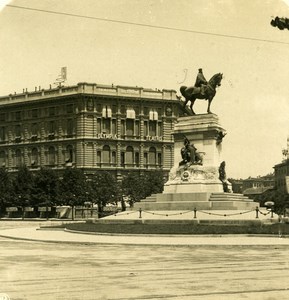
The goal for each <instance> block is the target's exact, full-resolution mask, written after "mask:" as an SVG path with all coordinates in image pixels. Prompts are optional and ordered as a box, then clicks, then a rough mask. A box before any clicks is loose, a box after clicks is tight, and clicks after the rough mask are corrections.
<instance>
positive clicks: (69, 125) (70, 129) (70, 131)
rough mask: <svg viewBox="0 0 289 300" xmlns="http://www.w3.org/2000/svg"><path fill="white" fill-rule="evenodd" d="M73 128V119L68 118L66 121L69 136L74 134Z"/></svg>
mask: <svg viewBox="0 0 289 300" xmlns="http://www.w3.org/2000/svg"><path fill="white" fill-rule="evenodd" d="M73 129H74V128H73V119H68V120H67V122H66V131H67V135H68V136H71V135H73Z"/></svg>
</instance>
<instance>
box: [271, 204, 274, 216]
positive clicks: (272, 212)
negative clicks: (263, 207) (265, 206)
mask: <svg viewBox="0 0 289 300" xmlns="http://www.w3.org/2000/svg"><path fill="white" fill-rule="evenodd" d="M273 217H274V210H273V207H271V218H273Z"/></svg>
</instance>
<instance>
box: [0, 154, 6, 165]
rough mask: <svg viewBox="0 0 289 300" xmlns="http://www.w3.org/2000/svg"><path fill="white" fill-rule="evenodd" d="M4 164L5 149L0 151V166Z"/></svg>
mask: <svg viewBox="0 0 289 300" xmlns="http://www.w3.org/2000/svg"><path fill="white" fill-rule="evenodd" d="M5 165H6V153H5V151H0V167H5Z"/></svg>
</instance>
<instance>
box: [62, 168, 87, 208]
mask: <svg viewBox="0 0 289 300" xmlns="http://www.w3.org/2000/svg"><path fill="white" fill-rule="evenodd" d="M85 192H86V177H85V175H84V174H83V171H82V170H79V169H74V168H67V169H65V171H64V174H63V177H62V179H61V182H60V195H61V199H62V203H61V204H64V205H70V206H75V205H81V204H83V202H84V201H85V199H86V193H85Z"/></svg>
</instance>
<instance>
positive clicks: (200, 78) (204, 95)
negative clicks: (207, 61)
mask: <svg viewBox="0 0 289 300" xmlns="http://www.w3.org/2000/svg"><path fill="white" fill-rule="evenodd" d="M222 78H223V73H217V74H215V75H214V76H213V77H212V78H211V79H210V80H209V81H208V82H207V80H206V78H205V76H204V75H203V70H202V69H199V73H198V75H197V79H196V83H195V85H194V86H189V87H186V86H181V87H180V92H181V94H182V95H183V96H184V97H185V103H184V107H186V105H187V103H188V102H189V101H190V102H191V105H190V108H191V111H192V113H193V114H194V115H195V114H196V113H195V112H194V109H193V106H194V103H195V101H196V99H205V100H208V109H207V113H208V114H210V113H211V110H210V106H211V102H212V100H213V98H214V97H215V95H216V87H217V86H220V85H221V81H222Z"/></svg>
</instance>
